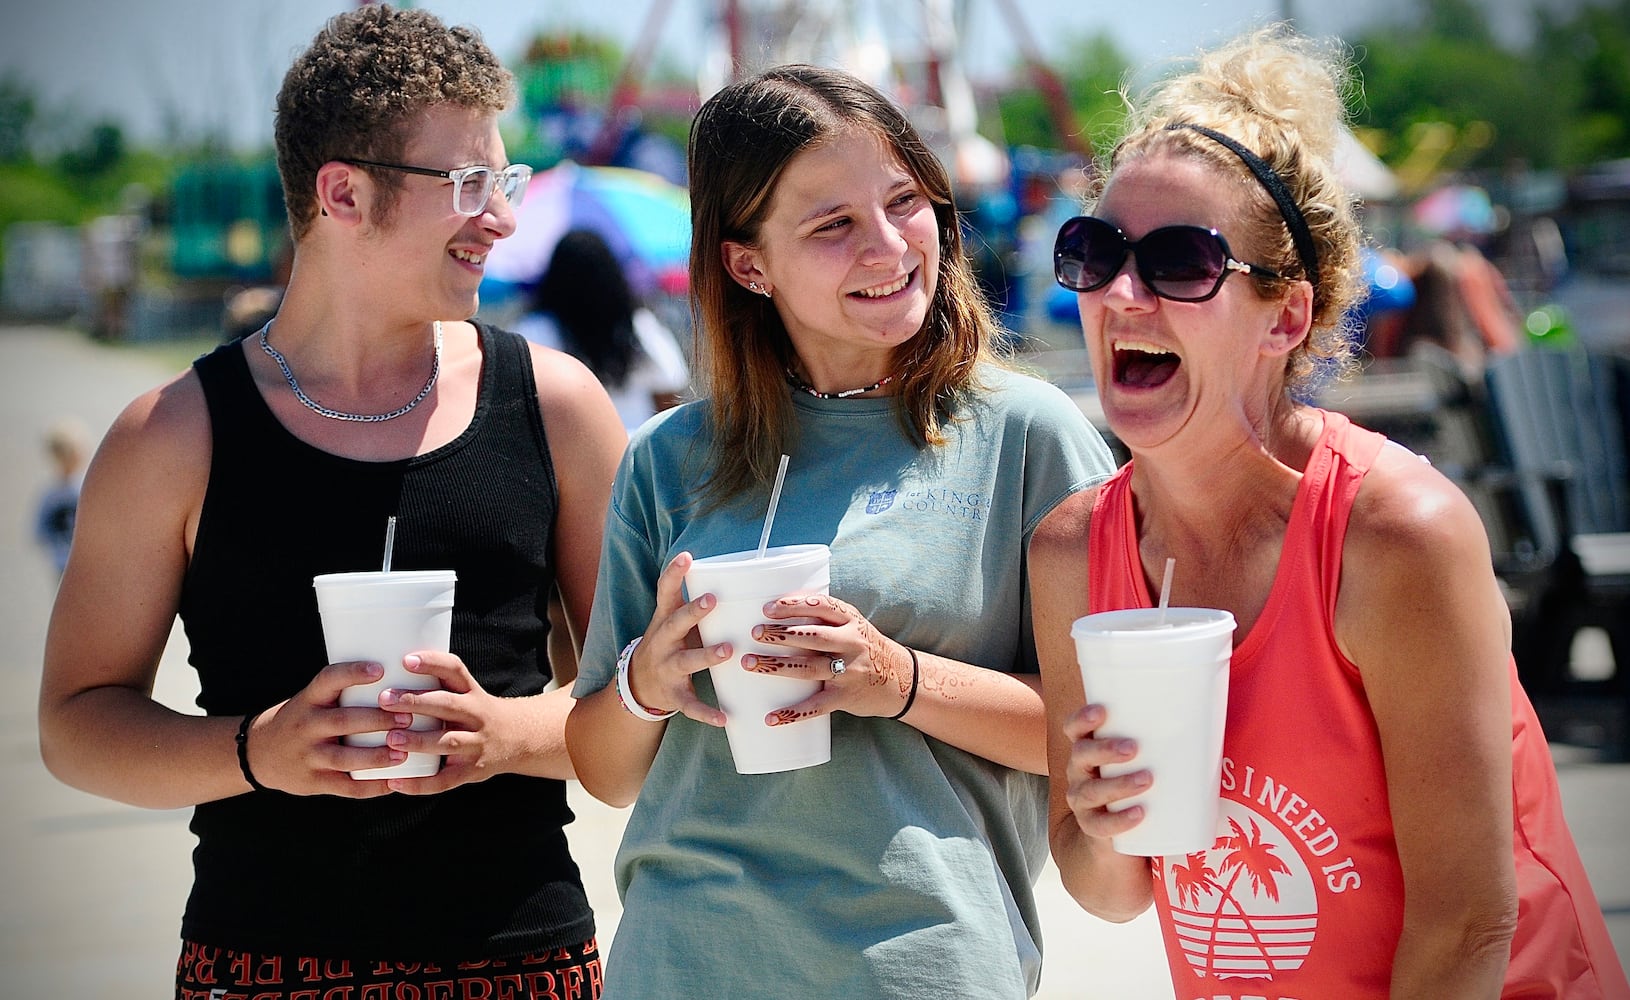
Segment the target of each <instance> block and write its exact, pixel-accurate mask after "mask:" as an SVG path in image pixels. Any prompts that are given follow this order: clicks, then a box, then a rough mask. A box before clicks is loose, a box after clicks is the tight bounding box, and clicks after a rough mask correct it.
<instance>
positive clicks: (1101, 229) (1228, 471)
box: [1031, 29, 1630, 1000]
mask: <svg viewBox="0 0 1630 1000" xmlns="http://www.w3.org/2000/svg"><path fill="white" fill-rule="evenodd" d="M1345 82H1346V63H1345V59H1344V58H1343V57H1342V56H1341V54H1340V53H1330V52H1326V51H1324V50H1323V49H1322V48H1320V47H1318V46H1315V45H1313V44H1312V43H1310V42H1308V41H1307V40H1305V39H1301V38H1298V37H1296V36H1294V35H1292V34H1289V33H1287V32H1285V31H1282V30H1278V29H1267V30H1264V31H1261V32H1258V33H1256V34H1254V35H1251V36H1248V37H1246V38H1244V39H1241V40H1239V41H1236V42H1234V43H1231V44H1230V45H1228V46H1225V47H1223V48H1222V49H1220V50H1218V51H1216V52H1213V53H1210V54H1208V55H1205V56H1203V57H1201V59H1200V60H1199V61H1198V63H1197V64H1196V67H1195V68H1194V70H1193V71H1192V72H1190V73H1189V74H1188V75H1185V76H1181V77H1178V78H1175V79H1173V80H1170V81H1168V82H1167V83H1165V84H1163V85H1162V86H1161V87H1160V88H1159V89H1157V90H1156V91H1155V92H1154V94H1153V95H1152V97H1151V98H1150V100H1149V101H1148V102H1147V103H1146V104H1145V105H1144V106H1143V107H1142V108H1141V109H1140V110H1138V111H1136V112H1135V113H1134V115H1133V119H1132V121H1131V123H1130V131H1129V133H1128V135H1127V137H1126V138H1125V139H1123V140H1122V142H1121V143H1120V145H1119V146H1118V147H1117V148H1116V150H1115V152H1114V154H1113V157H1112V159H1111V161H1110V164H1109V170H1108V171H1107V174H1106V176H1107V181H1106V183H1105V185H1104V186H1103V188H1102V190H1101V192H1100V193H1099V196H1098V198H1097V200H1096V203H1095V204H1094V206H1093V208H1092V212H1093V215H1092V216H1090V217H1081V218H1077V219H1073V220H1071V221H1070V222H1068V223H1066V224H1065V225H1064V227H1063V228H1062V229H1061V230H1060V232H1059V237H1058V244H1057V248H1056V255H1055V261H1056V266H1057V276H1058V279H1059V281H1060V282H1061V283H1063V284H1064V285H1065V287H1068V288H1071V289H1073V290H1075V291H1076V292H1078V293H1079V297H1080V306H1081V323H1082V328H1083V330H1084V333H1085V337H1086V346H1087V350H1088V353H1089V355H1090V356H1091V360H1092V369H1093V375H1094V377H1095V379H1096V381H1097V385H1098V393H1099V398H1100V400H1101V401H1102V403H1103V408H1104V413H1105V416H1106V417H1107V418H1108V421H1109V424H1110V426H1111V428H1112V429H1113V430H1114V432H1115V434H1116V435H1117V436H1118V437H1119V438H1120V440H1121V441H1122V442H1124V443H1125V445H1126V446H1127V448H1128V449H1129V450H1130V451H1131V454H1132V461H1131V462H1130V463H1129V464H1128V465H1126V466H1125V467H1123V468H1122V469H1121V470H1120V472H1119V473H1118V474H1117V475H1116V476H1115V477H1114V478H1113V479H1111V480H1110V481H1109V482H1107V483H1104V484H1103V485H1101V486H1097V487H1093V488H1091V489H1088V490H1086V491H1085V492H1083V493H1080V494H1077V495H1076V496H1075V497H1073V498H1071V499H1070V500H1067V501H1066V502H1065V503H1064V504H1062V505H1061V506H1060V507H1058V508H1057V509H1055V511H1054V512H1053V513H1052V514H1051V515H1049V517H1048V518H1047V520H1046V521H1045V522H1044V523H1043V524H1042V526H1041V527H1040V528H1038V529H1037V531H1036V534H1035V538H1034V541H1033V543H1032V547H1031V553H1032V560H1033V561H1032V572H1033V574H1034V578H1035V579H1036V580H1038V581H1046V585H1044V586H1039V587H1038V588H1037V593H1036V598H1035V617H1034V621H1035V629H1036V640H1037V645H1038V647H1039V652H1040V659H1041V666H1042V676H1043V681H1044V686H1045V690H1046V696H1047V701H1048V715H1049V728H1048V736H1049V759H1050V765H1051V771H1052V847H1053V851H1054V854H1055V857H1056V859H1057V862H1058V865H1059V868H1060V870H1061V872H1062V873H1063V877H1064V881H1065V884H1066V885H1067V887H1068V888H1069V890H1070V892H1071V893H1072V895H1074V897H1075V898H1076V899H1077V900H1078V901H1079V902H1080V903H1081V905H1082V906H1084V907H1086V908H1087V909H1088V910H1090V911H1092V912H1093V913H1095V914H1098V915H1099V916H1102V917H1105V918H1107V919H1110V920H1117V921H1120V920H1127V919H1130V918H1132V917H1133V916H1135V915H1137V914H1138V913H1140V912H1142V911H1143V910H1144V909H1145V908H1146V907H1147V906H1149V904H1150V902H1151V900H1152V901H1153V903H1154V904H1155V906H1156V908H1157V910H1158V914H1159V918H1160V925H1161V929H1162V932H1163V934H1164V938H1165V944H1166V952H1167V957H1168V961H1169V963H1170V966H1171V974H1172V981H1173V984H1174V987H1175V991H1176V995H1177V997H1178V1000H1195V998H1201V997H1204V998H1207V1000H1211V998H1223V997H1229V998H1246V997H1268V998H1296V1000H1323V998H1335V997H1339V998H1342V1000H1353V998H1365V997H1431V998H1434V1000H1443V998H1452V997H1508V998H1509V997H1525V998H1528V997H1568V998H1574V1000H1583V998H1623V997H1626V996H1630V988H1627V987H1626V983H1625V978H1624V973H1623V971H1622V969H1621V967H1620V964H1619V961H1618V959H1617V958H1616V957H1615V955H1614V952H1613V947H1612V944H1611V942H1610V941H1609V939H1608V935H1607V931H1606V927H1605V925H1604V922H1603V920H1602V913H1601V908H1600V906H1599V905H1598V904H1597V902H1596V899H1595V897H1594V896H1593V895H1592V893H1591V890H1590V886H1589V884H1588V882H1587V880H1586V877H1585V872H1584V869H1583V867H1582V866H1581V864H1580V861H1579V857H1578V853H1577V851H1576V850H1575V848H1574V845H1573V841H1572V838H1571V835H1570V834H1569V832H1568V829H1567V826H1566V824H1565V823H1564V821H1563V817H1562V809H1561V803H1560V799H1559V796H1558V793H1557V786H1556V775H1555V771H1554V769H1553V767H1552V765H1551V760H1550V757H1549V754H1548V751H1547V748H1546V744H1545V739H1544V735H1543V734H1542V733H1541V732H1540V729H1539V725H1538V723H1537V721H1536V720H1535V718H1534V713H1533V709H1532V708H1531V706H1530V705H1529V703H1528V699H1527V697H1526V696H1525V695H1524V694H1523V691H1522V689H1521V687H1520V686H1519V685H1518V684H1517V680H1516V670H1515V666H1514V664H1513V661H1512V658H1511V654H1510V631H1511V629H1510V618H1509V616H1508V614H1507V609H1506V605H1505V603H1504V601H1503V600H1502V598H1501V594H1500V590H1499V588H1498V586H1497V585H1496V581H1495V578H1494V574H1493V572H1492V569H1491V560H1490V555H1489V547H1488V542H1487V539H1486V536H1485V534H1484V531H1483V526H1482V523H1481V521H1480V520H1479V518H1478V515H1477V512H1476V511H1475V509H1474V508H1473V507H1472V505H1471V503H1470V502H1469V501H1468V500H1467V499H1466V497H1465V496H1464V495H1463V494H1461V493H1460V492H1459V491H1458V490H1457V489H1456V488H1455V487H1454V486H1453V485H1452V484H1451V483H1450V482H1449V481H1448V480H1447V479H1445V478H1444V477H1443V476H1442V475H1440V474H1439V473H1438V472H1436V471H1435V470H1433V469H1432V467H1431V466H1430V465H1428V464H1427V463H1426V462H1425V461H1423V460H1422V459H1421V458H1419V457H1418V456H1415V455H1413V454H1411V453H1409V452H1408V451H1406V450H1405V449H1403V448H1402V447H1399V446H1397V445H1395V444H1391V443H1389V442H1387V441H1386V440H1385V439H1384V438H1382V437H1381V436H1380V435H1378V434H1374V433H1372V432H1370V431H1367V430H1363V429H1361V428H1359V427H1356V426H1354V425H1352V424H1351V423H1349V422H1348V421H1347V419H1346V418H1345V417H1343V416H1341V415H1340V414H1336V413H1330V412H1326V411H1323V410H1320V409H1318V408H1316V407H1312V406H1308V405H1305V404H1303V403H1301V402H1298V399H1299V398H1305V396H1306V391H1307V390H1308V388H1309V387H1310V386H1311V384H1312V383H1313V381H1314V380H1315V379H1316V378H1318V377H1323V376H1326V375H1328V374H1329V373H1330V372H1331V371H1332V370H1335V369H1339V368H1340V367H1342V365H1343V364H1346V363H1350V362H1348V360H1347V358H1346V354H1345V352H1346V350H1347V345H1346V340H1345V338H1344V337H1343V332H1342V330H1341V328H1340V318H1341V316H1342V314H1343V313H1344V312H1346V310H1347V309H1348V307H1349V306H1350V305H1352V303H1353V301H1354V299H1355V298H1356V297H1357V296H1358V295H1359V294H1360V275H1361V272H1360V268H1359V266H1358V251H1359V243H1360V231H1359V228H1358V226H1357V224H1356V222H1355V220H1354V216H1353V212H1352V202H1351V199H1350V197H1349V196H1348V195H1347V193H1346V192H1345V191H1344V190H1343V189H1342V188H1341V186H1340V183H1339V181H1338V180H1337V177H1336V174H1335V171H1334V168H1333V167H1332V164H1331V157H1332V153H1333V151H1334V148H1335V141H1336V137H1337V135H1338V134H1339V132H1338V130H1339V128H1340V125H1341V115H1342V102H1341V98H1340V94H1341V93H1342V92H1343V91H1342V88H1343V87H1344V85H1345ZM1168 558H1173V559H1175V560H1176V563H1175V566H1176V574H1175V580H1174V582H1173V585H1172V591H1171V602H1172V604H1173V605H1176V606H1198V607H1211V608H1224V609H1227V610H1229V611H1231V612H1232V613H1233V615H1234V617H1235V619H1236V620H1237V622H1238V630H1237V631H1236V633H1235V636H1234V642H1235V648H1234V653H1233V660H1232V664H1231V666H1230V675H1229V676H1230V681H1229V699H1228V721H1227V731H1226V736H1225V739H1224V747H1223V766H1222V786H1221V809H1220V818H1219V821H1218V828H1217V838H1216V840H1215V842H1214V844H1213V846H1212V847H1211V848H1210V849H1208V850H1204V851H1199V852H1196V853H1194V854H1189V855H1178V856H1172V857H1166V858H1153V859H1149V858H1141V857H1132V856H1126V855H1120V854H1117V853H1115V852H1114V850H1113V849H1112V847H1111V843H1110V838H1111V837H1112V836H1113V835H1115V834H1118V833H1122V832H1124V831H1126V830H1128V829H1130V828H1132V827H1133V826H1135V825H1136V824H1137V823H1138V822H1139V820H1140V819H1141V818H1142V816H1143V813H1142V809H1141V807H1138V806H1133V807H1131V808H1128V809H1126V810H1125V811H1123V812H1116V813H1111V812H1109V811H1107V810H1106V806H1108V805H1110V804H1112V803H1114V802H1116V801H1117V800H1120V799H1124V798H1127V797H1129V796H1130V795H1132V794H1134V793H1136V792H1137V791H1139V790H1140V789H1141V788H1143V787H1145V786H1146V785H1147V784H1148V783H1149V781H1150V780H1152V779H1151V776H1150V774H1149V772H1148V771H1138V772H1134V773H1132V774H1129V775H1125V776H1122V777H1117V778H1102V777H1100V776H1099V767H1100V766H1101V765H1104V764H1106V763H1109V762H1116V761H1125V760H1135V759H1136V755H1137V747H1136V745H1135V743H1133V742H1132V741H1130V740H1125V739H1108V738H1105V739H1098V738H1096V736H1095V729H1096V728H1097V727H1098V726H1099V725H1101V724H1102V723H1103V722H1104V719H1105V713H1104V710H1103V709H1102V707H1100V706H1097V705H1092V704H1084V702H1085V701H1086V698H1085V695H1084V693H1083V690H1082V685H1081V677H1080V673H1079V672H1078V670H1077V666H1076V661H1075V649H1074V646H1073V643H1072V641H1071V638H1070V625H1071V623H1072V621H1073V620H1074V619H1076V618H1077V617H1080V616H1081V615H1084V614H1087V613H1088V612H1095V611H1105V610H1112V609H1118V608H1134V607H1149V606H1152V605H1153V604H1154V603H1155V602H1156V599H1157V598H1156V596H1155V592H1157V591H1158V587H1159V581H1160V579H1161V576H1162V571H1163V569H1164V567H1165V564H1166V560H1167V559H1168Z"/></svg>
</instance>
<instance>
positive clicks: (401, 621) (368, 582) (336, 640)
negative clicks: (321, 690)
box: [312, 569, 457, 780]
mask: <svg viewBox="0 0 1630 1000" xmlns="http://www.w3.org/2000/svg"><path fill="white" fill-rule="evenodd" d="M456 579H457V577H456V576H455V575H454V573H453V571H452V570H450V569H435V570H402V571H391V572H388V573H386V572H377V571H376V572H371V573H325V574H323V575H322V576H318V577H315V578H314V579H313V580H312V586H314V587H315V588H316V589H317V610H318V611H319V612H320V613H321V614H322V619H323V642H324V643H325V645H327V647H328V661H329V662H330V663H342V662H344V661H347V660H372V661H373V662H375V663H378V664H381V665H382V666H384V668H385V675H384V676H383V677H381V678H380V679H379V680H377V681H374V682H373V683H372V684H354V685H351V686H350V687H347V688H345V689H344V690H343V691H341V692H340V704H341V705H343V706H345V707H347V708H354V707H358V706H361V707H365V708H377V707H379V696H380V694H381V693H382V692H383V691H384V690H385V689H386V688H393V689H395V690H398V691H433V690H435V689H436V688H438V687H440V686H441V685H440V684H438V683H437V681H436V679H435V678H434V677H430V676H427V675H425V674H414V673H409V672H408V670H407V668H406V667H404V666H403V665H402V657H404V656H406V655H407V654H409V653H414V652H420V651H423V650H434V651H439V652H447V651H448V650H450V649H451V648H452V631H453V585H454V582H455V580H456ZM408 728H409V729H414V730H417V731H419V732H428V731H431V730H436V729H440V728H441V723H439V722H438V721H437V720H436V719H434V718H432V717H430V716H428V715H418V714H415V715H414V716H413V724H412V725H411V726H409V727H408ZM386 732H387V731H386V730H380V731H379V732H375V733H358V734H356V735H353V736H347V737H346V738H345V742H346V744H347V745H348V746H354V747H377V746H384V745H385V733H386ZM440 769H441V755H440V754H434V753H410V754H408V755H407V760H404V761H402V762H401V763H399V764H392V765H390V766H387V767H372V768H365V769H363V770H360V771H352V772H351V777H353V778H357V779H359V780H360V779H374V778H419V777H424V776H425V775H430V774H435V773H436V772H437V771H439V770H440Z"/></svg>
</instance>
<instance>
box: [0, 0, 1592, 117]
mask: <svg viewBox="0 0 1630 1000" xmlns="http://www.w3.org/2000/svg"><path fill="white" fill-rule="evenodd" d="M655 2H658V0H547V2H537V0H479V2H478V0H421V2H420V3H419V4H418V6H422V7H425V8H428V9H430V10H432V11H434V12H436V13H437V14H438V15H440V16H441V17H442V18H443V19H444V20H447V21H449V22H452V23H460V24H471V25H474V26H475V27H477V28H479V29H480V30H481V31H482V33H483V35H484V36H485V37H486V39H487V41H488V43H489V44H491V45H492V46H493V49H494V50H495V51H496V52H497V53H498V55H499V56H500V58H503V59H506V60H509V59H513V58H515V57H517V56H518V55H519V54H520V51H521V49H522V47H523V45H524V44H525V41H526V39H528V38H529V37H531V35H532V34H533V33H535V32H536V31H539V30H548V29H555V28H564V27H582V28H587V29H590V30H594V31H599V32H603V33H606V34H609V35H611V36H613V37H616V38H617V39H619V40H620V41H622V42H623V44H624V45H625V46H628V47H632V45H633V44H634V42H635V39H636V37H637V36H638V34H639V31H640V29H641V26H642V25H643V23H644V22H645V20H646V15H647V12H648V11H649V10H650V9H651V6H652V4H653V3H655ZM747 2H748V3H753V2H754V0H747ZM758 2H760V3H764V2H768V0H758ZM824 2H826V3H828V4H834V3H843V2H848V3H851V4H854V5H855V6H858V7H862V8H865V7H869V6H871V5H872V3H873V0H824ZM875 2H876V6H877V7H878V8H881V9H880V12H879V14H878V16H879V17H880V18H881V19H882V21H883V23H884V25H885V28H886V29H887V30H889V31H890V32H891V33H903V34H905V35H908V36H909V35H910V34H911V30H912V29H911V27H910V26H911V25H914V24H915V23H916V22H917V19H918V18H919V16H920V15H919V14H918V11H919V7H918V5H917V4H916V3H913V2H911V0H907V2H905V3H901V2H900V0H893V2H884V0H875ZM966 2H967V4H968V15H967V17H968V20H967V30H966V37H967V38H968V39H971V40H972V41H970V42H968V43H967V47H966V56H965V60H966V63H967V66H968V68H969V70H970V73H971V75H973V76H974V77H975V78H976V79H988V78H991V77H993V76H998V75H1001V74H1003V73H1004V72H1005V71H1006V70H1007V69H1008V68H1010V67H1011V66H1013V65H1014V64H1015V63H1017V62H1018V60H1019V57H1020V47H1019V45H1018V43H1017V41H1016V39H1015V36H1014V33H1013V31H1012V30H1011V29H1010V28H1009V27H1008V25H1007V23H1006V22H1005V21H1003V20H1002V19H1001V17H1000V11H1001V10H1002V8H1003V4H1002V3H1001V2H999V0H966ZM1287 2H1289V3H1291V4H1292V5H1293V13H1294V14H1295V15H1296V16H1297V18H1298V19H1299V24H1300V25H1301V27H1302V28H1303V30H1305V31H1307V32H1309V33H1311V34H1316V35H1331V34H1336V35H1339V34H1342V33H1343V32H1347V31H1351V30H1352V29H1353V28H1354V27H1355V26H1359V25H1363V24H1367V23H1370V22H1371V21H1373V20H1374V19H1376V18H1377V17H1382V16H1396V12H1397V11H1399V10H1401V9H1407V8H1408V6H1409V5H1410V0H1344V2H1340V3H1332V2H1331V0H1142V2H1140V3H1137V4H1126V3H1108V2H1103V0H1016V4H1017V6H1018V7H1019V9H1020V11H1021V16H1022V17H1023V18H1024V21H1025V24H1026V25H1027V27H1028V31H1029V33H1030V35H1031V36H1032V37H1034V38H1035V39H1036V40H1037V42H1038V44H1039V45H1040V46H1041V48H1042V50H1043V52H1044V54H1045V55H1047V56H1048V57H1049V58H1051V59H1054V60H1056V59H1057V57H1058V55H1059V53H1060V51H1061V50H1062V49H1063V48H1064V47H1065V46H1067V45H1068V44H1069V43H1070V42H1072V41H1076V40H1079V39H1081V38H1084V37H1087V36H1090V35H1092V34H1096V33H1099V32H1105V33H1108V34H1109V35H1110V36H1111V37H1112V38H1114V39H1115V41H1116V43H1117V44H1118V45H1119V46H1120V47H1121V48H1122V50H1123V51H1125V52H1126V53H1127V54H1128V55H1129V56H1130V57H1131V58H1132V60H1133V61H1134V63H1135V64H1138V65H1145V64H1152V63H1155V62H1158V61H1160V60H1162V59H1165V58H1168V57H1171V56H1179V55H1183V54H1187V53H1190V52H1192V51H1194V50H1195V49H1196V48H1198V47H1201V46H1203V45H1207V44H1211V43H1215V42H1216V41H1219V40H1221V39H1223V38H1226V37H1229V36H1231V35H1233V34H1236V33H1237V32H1239V31H1242V30H1245V29H1247V28H1249V27H1251V26H1253V25H1256V24H1260V23H1264V22H1266V21H1270V20H1273V19H1276V18H1277V17H1279V16H1281V15H1282V13H1283V12H1284V11H1285V9H1286V3H1287ZM1488 2H1489V3H1490V4H1491V7H1492V10H1493V13H1494V14H1495V15H1497V20H1496V24H1497V27H1499V28H1502V29H1503V30H1504V31H1505V32H1506V33H1507V34H1510V33H1512V32H1516V31H1519V30H1520V26H1521V24H1522V19H1521V17H1520V16H1516V11H1517V10H1519V9H1520V8H1522V7H1526V6H1527V4H1526V3H1521V4H1519V3H1515V2H1507V0H1488ZM1557 2H1569V0H1557ZM351 5H352V4H351V3H349V2H347V0H136V2H131V0H125V2H112V3H110V2H108V0H46V2H44V3H39V4H29V5H27V6H26V7H23V6H22V5H8V6H11V8H12V9H11V10H10V11H8V12H7V14H6V16H5V21H6V29H5V32H4V36H5V37H4V38H0V72H6V73H12V74H16V75H18V76H20V77H21V78H22V79H23V80H24V81H26V82H27V83H28V84H30V85H31V86H33V87H34V88H35V90H36V92H37V93H38V94H39V96H40V98H41V100H42V104H43V107H44V109H45V110H46V111H47V112H48V113H57V112H70V113H71V115H70V117H74V118H79V119H81V120H83V119H85V118H100V117H111V118H113V119H114V120H116V121H118V122H119V123H120V124H121V125H123V126H124V128H125V129H126V132H127V134H128V135H129V136H130V137H131V138H132V139H134V140H136V141H137V142H145V141H152V140H156V139H158V138H160V137H161V136H163V135H164V134H165V123H166V121H167V120H169V121H179V122H180V123H181V125H182V128H183V130H184V133H185V134H188V135H198V134H201V133H203V132H205V131H212V132H217V133H223V134H225V135H227V136H228V137H229V138H230V140H231V142H232V143H233V144H234V145H236V146H240V147H256V146H259V145H262V144H264V143H267V142H269V139H270V134H271V105H272V99H273V96H274V95H275V93H276V90H277V85H278V82H279V81H280V79H281V77H282V74H283V71H284V69H285V68H286V67H287V65H288V62H289V60H290V59H291V58H292V57H293V55H294V54H295V53H296V52H297V51H299V49H300V48H302V47H303V46H304V45H305V44H306V43H307V42H309V40H310V39H311V37H312V35H313V34H315V32H316V31H317V30H318V29H319V28H320V27H321V26H322V23H323V21H324V20H325V19H326V18H327V17H329V16H330V15H332V14H334V13H337V12H339V11H341V10H344V9H347V8H348V7H350V6H351ZM711 8H712V4H711V3H710V2H709V0H671V3H670V4H669V13H668V16H667V18H666V22H665V25H664V29H663V31H662V32H661V35H660V44H659V52H660V53H661V57H662V58H663V59H665V60H667V61H668V62H670V63H672V64H675V65H677V66H679V67H681V68H683V69H686V70H692V69H694V68H695V67H696V66H697V64H698V63H699V61H700V59H701V54H702V50H703V47H702V45H701V44H700V43H699V41H698V39H699V38H701V37H703V36H704V34H705V33H706V18H705V17H704V11H705V10H708V9H711Z"/></svg>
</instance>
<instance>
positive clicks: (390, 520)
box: [383, 514, 396, 573]
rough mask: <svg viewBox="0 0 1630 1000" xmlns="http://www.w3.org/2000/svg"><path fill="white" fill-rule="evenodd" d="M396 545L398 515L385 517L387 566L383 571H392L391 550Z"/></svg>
mask: <svg viewBox="0 0 1630 1000" xmlns="http://www.w3.org/2000/svg"><path fill="white" fill-rule="evenodd" d="M395 547H396V515H395V514H392V515H391V516H390V517H387V518H385V568H384V570H383V572H386V573H389V572H390V571H391V550H392V549H394V548H395Z"/></svg>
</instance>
